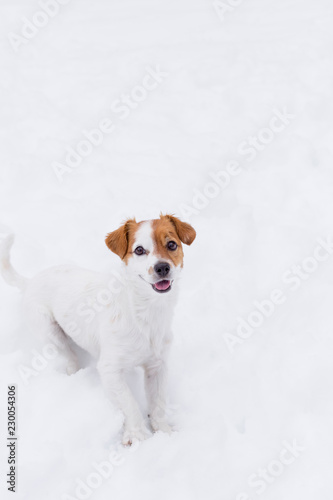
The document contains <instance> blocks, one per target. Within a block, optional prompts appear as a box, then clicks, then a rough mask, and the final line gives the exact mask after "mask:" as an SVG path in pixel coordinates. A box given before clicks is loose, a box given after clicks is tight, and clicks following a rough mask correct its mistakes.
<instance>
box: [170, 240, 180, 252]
mask: <svg viewBox="0 0 333 500" xmlns="http://www.w3.org/2000/svg"><path fill="white" fill-rule="evenodd" d="M177 247H178V245H177V243H176V242H175V241H169V243H168V249H169V250H172V251H173V250H177Z"/></svg>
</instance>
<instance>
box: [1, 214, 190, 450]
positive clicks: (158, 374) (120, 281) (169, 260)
mask: <svg viewBox="0 0 333 500" xmlns="http://www.w3.org/2000/svg"><path fill="white" fill-rule="evenodd" d="M195 237H196V232H195V230H194V229H193V227H192V226H191V225H190V224H187V223H186V222H182V221H181V220H180V219H178V218H177V217H175V216H173V215H160V218H159V219H153V220H148V221H141V222H136V220H135V219H128V220H127V221H126V222H125V223H124V224H123V225H121V227H119V228H118V229H117V230H115V231H113V232H111V233H109V234H108V235H107V236H106V239H105V243H106V245H107V247H108V248H109V249H110V250H111V251H112V252H113V253H115V254H116V255H118V256H119V257H120V258H121V260H122V265H121V271H120V272H119V273H118V274H110V275H107V276H106V275H105V274H102V273H96V272H93V271H89V270H86V269H81V268H79V267H75V266H58V267H52V268H50V269H47V270H45V271H43V272H41V273H39V274H37V275H36V276H35V277H34V278H32V279H26V278H24V277H22V276H20V275H19V274H18V273H17V272H16V271H15V270H14V269H13V267H12V265H11V263H10V256H9V255H10V248H11V246H12V244H13V240H14V238H13V236H12V235H9V236H7V237H6V238H5V239H4V240H3V242H2V244H1V247H0V263H1V271H2V274H3V277H4V279H5V280H6V281H7V283H9V284H10V285H13V286H17V287H19V288H20V289H21V290H22V291H23V294H24V295H23V305H24V308H25V311H26V315H27V320H28V322H29V324H30V327H31V328H32V329H33V330H34V331H36V332H38V333H40V334H42V335H47V336H48V338H49V339H50V340H51V341H52V342H54V343H55V344H56V345H57V346H58V348H60V349H61V350H62V352H63V353H64V354H65V355H66V359H67V360H68V364H67V372H68V374H72V373H75V372H76V371H77V370H78V369H79V366H78V361H77V357H76V355H75V353H74V352H73V349H72V341H74V343H76V344H77V345H79V346H80V347H81V348H83V349H85V350H86V351H88V352H89V353H90V354H92V355H93V356H94V357H96V358H97V370H98V372H99V374H100V378H101V382H102V385H103V387H104V390H105V392H106V394H107V396H108V397H109V398H110V399H111V400H112V401H113V402H115V403H116V405H117V406H118V408H120V409H121V410H122V412H123V414H124V429H123V436H122V443H123V444H124V445H131V444H132V443H133V441H134V440H139V441H141V440H143V439H145V438H147V437H148V436H149V435H150V432H149V430H148V428H147V426H146V423H145V420H144V418H143V415H142V414H141V412H140V409H139V406H138V404H137V402H136V400H135V399H134V396H133V394H132V392H131V390H130V388H129V386H128V384H127V383H126V380H125V374H126V372H127V371H129V370H130V369H132V368H133V367H135V366H142V367H143V368H144V378H145V389H146V394H147V401H148V412H149V413H148V416H149V419H150V424H151V428H152V430H153V431H154V432H157V431H164V432H167V433H170V432H171V431H172V427H171V426H170V425H169V423H168V422H167V420H166V376H167V358H168V352H169V349H170V344H171V341H172V332H171V321H172V316H173V310H174V307H175V304H176V300H177V291H178V284H179V277H180V273H181V270H182V267H183V258H184V253H183V247H182V243H184V244H186V245H191V244H192V242H193V241H194V239H195ZM70 339H72V341H71V340H70Z"/></svg>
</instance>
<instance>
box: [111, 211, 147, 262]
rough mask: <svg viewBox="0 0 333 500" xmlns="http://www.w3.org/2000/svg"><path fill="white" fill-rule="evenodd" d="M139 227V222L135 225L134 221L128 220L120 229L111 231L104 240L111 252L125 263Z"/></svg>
mask: <svg viewBox="0 0 333 500" xmlns="http://www.w3.org/2000/svg"><path fill="white" fill-rule="evenodd" d="M139 225H140V222H139V223H137V222H136V220H135V219H128V220H127V221H126V222H125V223H124V224H123V225H122V226H120V228H118V229H116V230H115V231H112V233H109V234H108V235H107V236H106V238H105V243H106V245H107V247H108V248H109V249H110V250H111V252H113V253H115V254H116V255H119V257H120V258H121V259H122V260H123V261H125V262H126V263H127V260H128V257H129V249H130V248H132V244H133V241H134V235H135V232H136V231H137V229H138V227H139Z"/></svg>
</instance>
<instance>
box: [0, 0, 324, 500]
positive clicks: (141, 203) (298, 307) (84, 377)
mask: <svg viewBox="0 0 333 500" xmlns="http://www.w3.org/2000/svg"><path fill="white" fill-rule="evenodd" d="M41 2H42V0H41ZM44 3H45V2H44ZM63 3H65V2H63ZM221 5H222V2H220V17H219V16H218V14H217V12H216V9H215V8H214V6H213V2H212V1H210V0H168V1H167V2H166V1H164V2H162V1H161V0H140V1H134V0H121V1H120V0H109V1H106V0H105V1H102V0H97V1H95V2H93V1H90V2H89V1H88V0H81V1H78V0H72V1H70V2H69V3H68V4H67V5H62V6H61V7H60V9H59V12H58V13H57V14H56V15H54V17H53V18H52V19H51V20H49V22H48V19H47V18H46V22H47V24H46V25H45V26H44V27H41V28H39V29H38V30H37V33H36V34H35V36H33V37H31V38H30V39H29V40H28V42H27V43H22V45H20V46H19V47H18V50H17V51H16V52H15V51H14V49H13V48H12V46H11V44H10V41H9V39H8V34H9V33H10V32H12V33H16V34H17V35H19V34H20V33H21V30H22V29H23V26H24V24H25V22H26V21H22V18H24V17H26V18H27V19H29V20H31V19H32V18H33V16H36V12H38V11H40V10H41V8H40V6H39V4H38V2H37V1H33V0H29V1H27V0H26V1H21V2H19V1H16V0H10V1H9V0H1V7H0V11H1V16H0V27H1V42H0V44H1V45H0V47H1V79H0V85H1V93H0V109H1V118H0V119H1V128H0V131H1V150H0V165H1V168H0V176H1V197H0V207H1V216H0V223H1V224H2V226H1V230H2V232H3V231H6V230H7V229H8V228H9V229H11V230H13V231H14V232H15V233H16V235H17V238H16V243H15V247H14V249H13V255H12V257H13V262H14V264H15V266H16V268H17V269H18V270H20V272H21V273H22V274H25V275H26V276H32V275H33V274H34V273H36V272H38V271H39V270H41V269H43V268H46V267H48V266H50V265H54V264H59V263H68V262H71V263H75V264H78V265H81V266H84V267H88V268H92V269H96V270H103V269H104V270H107V269H109V268H110V267H113V266H115V265H117V258H116V257H115V256H113V255H111V254H110V252H109V251H108V250H107V248H106V246H105V245H104V243H103V238H104V235H105V233H106V232H108V231H110V230H112V229H114V228H116V227H117V226H118V224H119V223H120V221H121V220H122V219H123V218H124V217H126V216H132V215H135V216H136V217H137V219H138V220H139V219H146V218H153V217H156V216H158V214H159V212H160V211H164V212H166V211H169V212H174V213H176V214H178V215H181V214H184V209H186V210H187V212H189V207H187V208H186V207H184V204H186V205H188V206H189V205H192V203H193V201H194V202H195V203H199V200H198V199H197V200H193V196H194V194H195V193H196V195H197V198H199V197H200V196H199V195H198V191H200V193H203V191H204V190H205V189H206V193H207V192H208V191H209V193H213V194H214V191H215V195H216V196H215V197H212V198H211V199H209V200H208V201H206V202H205V201H203V200H202V198H200V200H201V201H200V203H201V207H203V208H200V209H196V210H195V211H193V210H192V212H195V213H192V214H190V215H188V216H187V217H185V218H187V220H189V221H190V222H191V223H192V224H193V225H194V227H195V228H196V229H197V233H198V237H197V240H196V241H195V243H194V244H193V246H192V247H191V248H188V249H186V265H185V270H184V277H183V280H182V281H183V282H182V293H181V296H180V300H179V304H178V307H177V310H176V315H175V320H174V331H175V342H174V346H173V350H172V356H171V362H170V384H169V386H170V387H169V389H170V390H169V393H170V412H171V413H172V418H173V419H174V421H175V422H176V424H177V426H178V428H179V431H178V432H177V433H175V434H174V435H172V436H171V437H169V436H167V435H159V434H157V435H154V436H153V437H152V438H151V439H149V440H147V441H145V442H144V443H143V444H141V445H140V446H139V447H138V449H136V450H135V452H133V451H132V452H131V451H130V450H123V451H118V454H119V453H120V454H121V456H122V460H120V459H119V457H118V458H117V460H118V462H117V463H118V465H117V466H114V471H113V473H112V475H111V477H109V478H108V479H106V478H105V479H103V480H102V479H101V477H100V476H98V475H97V476H96V471H95V469H94V465H93V463H100V462H102V461H105V460H108V459H109V458H108V457H109V455H110V452H112V450H113V451H114V450H115V449H116V446H117V444H118V443H119V440H120V428H121V416H120V414H119V413H118V412H117V411H116V410H115V409H114V407H113V406H112V405H111V403H109V402H108V401H106V399H105V397H104V395H103V392H102V389H101V386H100V383H99V380H98V376H97V374H96V370H95V369H94V366H93V364H91V363H90V364H89V361H88V365H89V366H88V367H87V368H85V369H83V370H81V371H79V372H78V373H77V374H76V375H74V376H71V377H67V376H66V375H65V374H64V373H63V372H62V371H61V366H60V367H59V366H58V365H59V363H60V360H59V359H58V358H56V359H55V360H53V361H48V362H47V366H46V367H45V368H44V369H41V370H40V372H36V373H37V374H36V375H35V376H31V377H30V378H29V379H28V383H27V384H25V383H24V380H23V379H22V377H21V376H20V374H19V371H18V368H19V366H20V365H21V366H22V365H24V366H25V367H29V366H30V367H31V363H32V362H33V360H34V358H35V356H36V351H33V350H34V349H35V350H37V351H38V353H41V352H42V349H43V348H45V343H43V342H42V341H40V340H38V339H36V338H35V337H34V336H33V334H32V333H30V332H29V331H28V330H27V328H26V325H25V324H24V320H23V317H22V314H21V309H20V299H19V293H18V291H17V290H15V289H12V288H9V287H8V286H7V285H6V284H4V283H3V281H1V282H0V308H1V337H0V347H1V363H0V366H1V412H0V413H1V417H0V418H1V432H2V437H1V440H0V448H1V449H0V453H1V467H0V470H1V472H2V474H1V486H0V491H1V496H2V497H3V495H4V494H5V493H6V484H5V478H4V476H5V473H7V471H8V465H7V462H6V459H7V450H6V446H5V434H4V430H5V428H6V388H7V385H8V384H12V383H16V384H17V385H18V403H17V404H18V433H19V441H18V455H17V457H18V482H17V487H18V490H17V493H16V496H15V497H13V494H12V493H10V492H8V498H17V499H19V500H21V499H22V500H23V499H29V500H31V499H33V500H48V499H50V500H51V499H52V500H53V499H66V498H67V499H68V498H71V499H73V498H92V499H94V500H99V499H103V500H104V499H106V498H110V499H112V498H113V499H117V500H129V499H133V498H135V499H140V500H141V499H145V500H153V499H159V500H164V499H165V500H169V499H173V500H178V499H179V500H180V499H182V500H184V499H186V500H187V499H188V500H190V499H191V500H192V499H194V500H197V499H198V500H199V499H200V500H201V499H202V498H207V499H209V500H215V499H216V500H221V499H222V500H249V499H251V500H256V499H258V498H264V499H265V500H270V499H272V500H275V499H279V500H280V499H283V500H300V499H302V500H308V499H309V500H310V499H311V500H312V499H313V498H320V500H331V499H332V493H333V491H332V490H333V488H332V482H331V479H330V476H331V471H332V452H333V433H332V422H333V364H332V348H333V335H332V329H333V315H332V295H333V257H332V255H331V254H330V253H328V251H330V249H328V251H327V250H324V249H321V250H319V253H318V252H317V250H316V248H317V247H318V241H317V240H318V238H319V239H320V238H322V239H324V240H326V239H327V238H328V237H330V236H332V235H333V227H332V210H333V175H332V154H333V148H332V139H333V125H332V111H333V104H332V102H333V101H332V97H331V96H332V76H333V65H332V50H333V46H332V44H333V32H332V15H333V4H332V2H330V1H329V0H316V1H314V0H279V1H278V2H277V1H272V0H271V1H267V0H248V1H243V2H241V1H238V2H236V1H235V0H225V2H224V5H225V6H227V7H228V9H227V11H226V13H225V16H224V18H223V15H222V10H221V9H222V7H221ZM236 5H237V6H236ZM37 17H38V16H37ZM35 19H37V18H35ZM43 19H44V21H45V15H44V17H43V16H40V17H39V21H38V19H37V23H38V22H39V23H41V24H43ZM157 66H159V67H160V70H161V71H162V72H164V73H168V76H165V77H163V79H162V81H161V82H160V83H159V84H158V85H157V88H156V89H155V90H153V91H149V92H147V95H146V96H145V95H144V91H142V90H141V91H140V89H139V90H138V89H136V90H133V89H134V88H135V87H136V86H137V85H138V84H141V82H142V81H143V79H144V78H145V77H146V75H147V68H150V70H151V69H152V68H156V67H157ZM145 81H147V80H145ZM150 83H151V80H150ZM133 91H134V94H135V95H136V96H137V98H138V99H141V98H142V100H141V101H140V102H139V103H137V106H136V108H135V109H132V110H131V111H130V112H129V113H128V116H127V117H126V118H124V119H122V118H121V117H120V112H119V111H118V112H117V111H116V112H115V111H112V110H111V108H110V106H111V105H112V103H114V101H115V100H117V99H119V98H121V95H122V94H126V93H130V92H133ZM277 112H278V113H280V114H281V113H282V114H283V113H287V114H289V115H293V116H292V118H284V121H285V122H286V123H283V121H281V120H280V121H279V120H278V121H276V120H274V119H273V117H274V116H275V115H276V113H277ZM124 113H125V112H124ZM126 114H127V113H126ZM104 118H109V119H110V120H112V121H113V122H114V124H115V130H114V131H113V132H112V133H111V134H106V135H105V136H104V140H103V143H102V144H101V145H99V146H96V147H94V148H93V150H92V152H91V154H90V155H89V156H87V157H86V158H85V159H84V160H83V161H82V163H81V164H80V165H79V166H78V167H77V168H75V169H74V170H73V171H72V172H71V173H66V174H65V175H64V177H63V182H62V183H61V182H59V181H58V179H57V177H56V176H55V173H54V171H53V167H52V165H54V162H62V163H64V161H65V155H66V148H67V147H72V148H76V146H77V143H78V142H79V141H81V140H82V139H84V135H83V130H88V131H89V130H91V129H94V128H96V126H97V125H98V124H99V122H100V121H101V120H103V119H104ZM272 119H273V121H272ZM288 121H289V123H287V122H288ZM269 123H270V124H271V126H273V128H275V129H276V128H279V130H278V131H277V130H275V131H273V132H270V131H267V130H264V131H263V130H262V129H263V128H266V127H267V126H268V124H269ZM282 129H283V130H282ZM251 136H252V137H253V136H254V137H257V138H259V143H257V146H256V148H257V149H254V150H253V154H252V153H250V152H247V153H246V154H244V151H245V149H244V148H246V147H247V146H246V144H244V141H248V138H249V137H251ZM239 148H241V149H239ZM258 149H259V150H258ZM242 152H243V154H242ZM252 156H253V159H252ZM231 160H233V161H237V162H238V163H239V166H238V167H237V171H236V172H237V175H234V176H232V177H231V179H230V182H229V184H228V185H226V186H225V187H224V188H223V189H222V188H220V191H219V192H218V189H217V188H216V187H215V188H214V187H212V186H210V187H207V184H208V183H209V182H211V181H212V179H211V177H210V173H212V172H215V173H216V172H218V171H221V170H226V168H227V164H228V162H230V161H231ZM249 160H250V161H249ZM221 175H222V174H221ZM195 189H197V190H198V191H194V190H195ZM204 205H206V206H204ZM314 252H315V255H316V259H314V258H313V257H312V256H313V254H314ZM310 257H312V258H310ZM326 257H327V259H326ZM318 259H319V260H318ZM320 259H321V260H320ZM324 259H325V260H324ZM295 264H299V265H300V266H301V268H298V269H297V268H294V270H292V266H293V265H295ZM294 272H296V273H301V277H300V278H298V281H297V278H295V277H294V275H293V273H294ZM274 289H280V290H281V292H280V296H279V295H278V292H273V296H274V298H275V299H278V300H279V301H280V302H283V303H282V304H280V305H275V306H274V305H273V306H272V305H271V306H268V305H267V304H266V307H268V308H270V309H271V311H270V312H271V315H270V317H267V318H265V319H263V316H260V315H258V313H253V311H255V310H258V308H257V306H255V305H254V302H255V301H260V302H262V301H263V300H267V299H269V298H270V295H271V293H272V291H273V290H274ZM274 294H275V295H274ZM273 309H274V310H273ZM251 313H252V315H251ZM249 315H251V321H257V322H258V324H259V327H257V328H256V329H254V330H253V332H252V331H251V330H250V327H244V326H243V329H242V330H241V332H240V333H241V334H243V336H244V333H245V336H246V337H247V338H246V339H244V338H243V339H242V338H241V337H240V336H239V335H238V334H237V326H238V325H239V324H240V318H243V319H244V320H246V319H247V318H248V316H249ZM245 330H246V331H245ZM228 333H229V334H232V335H233V337H231V336H229V337H227V334H228ZM231 339H232V341H235V342H237V343H236V344H235V345H234V349H233V352H231V350H232V349H231V348H230V342H231ZM228 345H229V347H228ZM39 362H40V363H41V360H39ZM39 368H41V365H39ZM59 368H60V370H59ZM131 380H132V386H133V387H134V390H135V392H136V394H137V395H138V397H139V398H140V400H141V404H142V407H143V408H144V396H143V389H142V386H141V373H140V371H136V372H135V373H134V374H132V377H131ZM295 440H296V444H297V446H298V447H300V448H302V451H298V452H297V451H294V455H295V456H293V455H292V454H291V452H290V451H289V452H284V451H283V450H284V449H285V447H286V442H287V443H289V446H292V443H293V442H294V444H295ZM114 456H116V455H114ZM281 460H282V462H281ZM120 462H121V463H120ZM283 462H288V463H283ZM260 468H261V469H265V470H266V472H263V471H261V472H260ZM92 473H95V475H92V476H91V474H92ZM260 474H263V475H264V477H265V478H262V477H261V478H260V481H259V475H260ZM250 476H251V477H252V482H251V479H250V483H249V478H250ZM78 480H80V481H83V482H85V484H87V481H88V482H90V484H91V485H93V486H92V487H91V489H90V491H89V490H87V489H86V490H84V488H81V489H79V490H78V489H77V485H78V484H79V483H78ZM94 481H95V483H94ZM99 483H101V484H99ZM80 484H81V485H82V483H80ZM96 485H98V487H96ZM260 492H262V493H261V494H260ZM66 495H70V496H66Z"/></svg>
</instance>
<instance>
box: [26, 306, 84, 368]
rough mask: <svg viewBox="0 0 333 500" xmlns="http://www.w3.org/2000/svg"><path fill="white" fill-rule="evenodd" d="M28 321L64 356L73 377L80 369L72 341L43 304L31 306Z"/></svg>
mask: <svg viewBox="0 0 333 500" xmlns="http://www.w3.org/2000/svg"><path fill="white" fill-rule="evenodd" d="M28 321H29V326H30V328H31V329H32V330H33V331H35V332H36V333H37V334H38V335H40V337H41V338H45V337H47V338H48V339H49V340H50V341H51V342H52V343H53V344H54V345H55V346H56V347H57V349H58V350H59V352H60V353H61V354H63V355H64V356H65V358H66V361H67V373H68V375H72V374H73V373H75V372H77V371H78V369H79V363H78V359H77V356H76V354H75V353H74V352H73V350H72V348H71V345H70V341H69V338H68V336H67V335H66V333H65V332H64V330H63V329H62V328H61V326H60V325H59V324H58V323H57V321H56V320H55V319H54V317H53V315H52V314H51V312H50V311H48V309H47V308H46V307H45V306H43V305H41V304H35V305H32V304H29V311H28Z"/></svg>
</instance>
